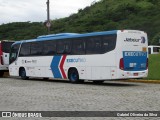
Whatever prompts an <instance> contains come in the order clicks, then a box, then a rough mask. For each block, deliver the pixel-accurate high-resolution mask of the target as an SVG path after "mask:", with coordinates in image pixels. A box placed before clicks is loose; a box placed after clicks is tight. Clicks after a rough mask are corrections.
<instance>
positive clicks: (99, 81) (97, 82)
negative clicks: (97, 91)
mask: <svg viewBox="0 0 160 120" xmlns="http://www.w3.org/2000/svg"><path fill="white" fill-rule="evenodd" d="M103 82H104V80H95V81H93V83H95V84H101V83H103Z"/></svg>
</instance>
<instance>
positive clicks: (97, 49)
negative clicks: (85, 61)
mask: <svg viewBox="0 0 160 120" xmlns="http://www.w3.org/2000/svg"><path fill="white" fill-rule="evenodd" d="M86 54H101V37H90V38H88V40H86Z"/></svg>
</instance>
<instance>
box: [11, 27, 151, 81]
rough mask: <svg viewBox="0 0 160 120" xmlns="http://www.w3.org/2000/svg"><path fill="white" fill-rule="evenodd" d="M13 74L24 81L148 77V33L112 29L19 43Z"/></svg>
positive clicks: (14, 49)
mask: <svg viewBox="0 0 160 120" xmlns="http://www.w3.org/2000/svg"><path fill="white" fill-rule="evenodd" d="M9 73H10V75H11V76H20V77H21V78H22V79H28V78H29V77H41V78H46V79H49V78H54V79H65V80H67V79H68V80H70V82H71V83H79V82H83V81H84V80H91V81H93V82H95V83H99V82H100V83H101V82H104V81H105V80H115V79H129V78H143V77H147V75H148V40H147V34H146V33H145V32H143V31H138V30H112V31H101V32H92V33H84V34H78V33H60V34H51V35H44V36H39V37H37V38H36V39H31V40H23V41H18V42H15V43H14V44H13V45H12V47H11V55H10V65H9Z"/></svg>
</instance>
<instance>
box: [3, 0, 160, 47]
mask: <svg viewBox="0 0 160 120" xmlns="http://www.w3.org/2000/svg"><path fill="white" fill-rule="evenodd" d="M159 11H160V1H159V0H101V1H100V2H97V3H94V4H92V5H91V6H88V7H86V8H84V9H79V11H78V13H77V14H72V15H70V16H69V17H66V18H61V19H56V20H53V21H52V27H51V33H62V32H78V33H84V32H93V31H107V30H115V29H136V30H142V31H145V32H147V33H148V38H149V44H153V43H154V44H158V43H157V40H155V39H157V36H158V34H159V31H160V13H159ZM0 33H1V34H0V39H14V40H19V39H30V38H35V37H36V36H38V35H43V34H47V29H46V27H44V25H43V23H29V22H25V23H9V24H5V25H1V26H0Z"/></svg>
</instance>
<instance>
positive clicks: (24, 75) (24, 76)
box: [20, 68, 29, 80]
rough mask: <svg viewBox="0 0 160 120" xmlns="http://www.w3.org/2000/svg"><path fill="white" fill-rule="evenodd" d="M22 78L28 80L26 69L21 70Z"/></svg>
mask: <svg viewBox="0 0 160 120" xmlns="http://www.w3.org/2000/svg"><path fill="white" fill-rule="evenodd" d="M20 77H21V79H23V80H27V79H28V78H29V77H27V76H26V70H25V69H24V68H21V69H20Z"/></svg>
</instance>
